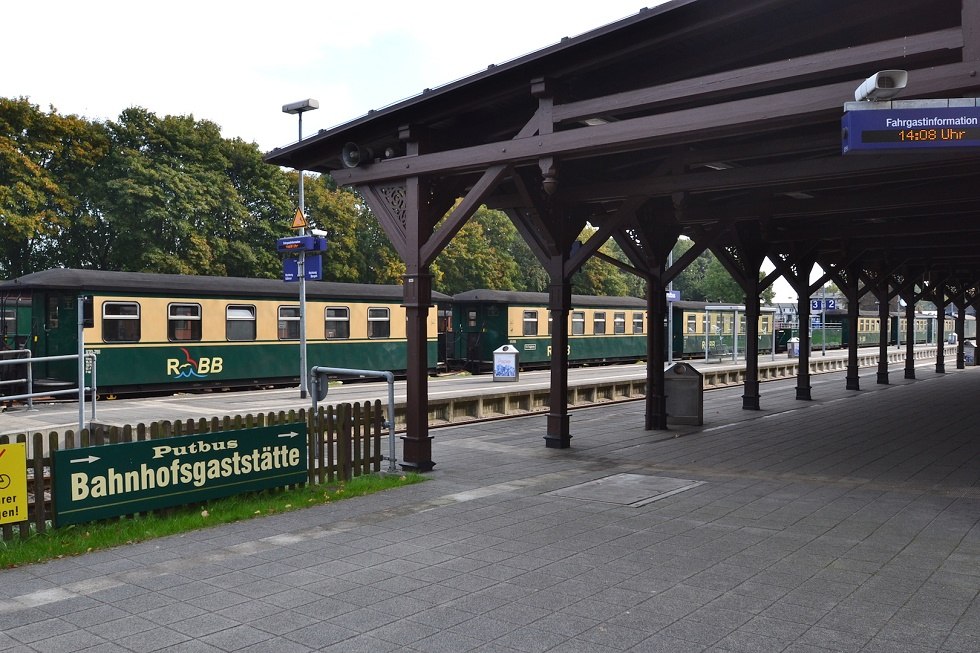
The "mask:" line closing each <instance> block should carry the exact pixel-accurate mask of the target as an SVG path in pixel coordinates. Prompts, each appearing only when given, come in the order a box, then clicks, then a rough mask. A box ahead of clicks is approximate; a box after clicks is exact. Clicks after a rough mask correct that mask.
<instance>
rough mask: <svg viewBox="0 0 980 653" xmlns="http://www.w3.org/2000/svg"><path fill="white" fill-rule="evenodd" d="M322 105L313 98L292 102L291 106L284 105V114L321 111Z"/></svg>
mask: <svg viewBox="0 0 980 653" xmlns="http://www.w3.org/2000/svg"><path fill="white" fill-rule="evenodd" d="M319 108H320V103H319V102H318V101H316V100H314V99H313V98H307V99H305V100H299V101H297V102H290V103H289V104H284V105H282V112H283V113H303V112H304V111H313V110H314V109H319Z"/></svg>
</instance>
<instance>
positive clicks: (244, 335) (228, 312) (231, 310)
mask: <svg viewBox="0 0 980 653" xmlns="http://www.w3.org/2000/svg"><path fill="white" fill-rule="evenodd" d="M225 338H226V339H228V340H255V307H254V306H247V305H246V306H240V305H234V304H229V305H228V306H226V307H225Z"/></svg>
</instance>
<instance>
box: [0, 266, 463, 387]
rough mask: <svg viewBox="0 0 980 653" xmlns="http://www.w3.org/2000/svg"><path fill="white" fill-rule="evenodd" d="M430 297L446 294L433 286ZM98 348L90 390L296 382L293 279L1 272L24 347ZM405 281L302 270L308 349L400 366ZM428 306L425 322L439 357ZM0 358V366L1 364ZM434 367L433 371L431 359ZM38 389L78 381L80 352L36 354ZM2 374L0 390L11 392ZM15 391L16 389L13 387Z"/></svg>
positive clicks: (370, 364)
mask: <svg viewBox="0 0 980 653" xmlns="http://www.w3.org/2000/svg"><path fill="white" fill-rule="evenodd" d="M433 295H434V299H435V301H437V302H442V303H447V304H448V302H449V301H450V297H449V296H448V295H443V294H441V293H433ZM80 296H82V297H84V298H85V299H84V303H83V305H82V311H83V323H84V328H83V330H82V333H83V336H82V337H83V338H84V345H85V350H86V351H87V352H93V353H95V354H96V370H97V372H96V382H97V386H98V391H99V392H100V393H105V394H109V395H112V394H135V393H148V392H153V391H161V390H165V391H179V390H185V389H186V390H191V389H203V388H216V387H221V388H236V387H265V386H276V385H289V384H295V383H296V382H298V380H299V372H300V370H299V368H300V363H299V360H300V313H301V310H300V308H301V307H300V300H299V288H298V284H295V283H286V282H283V281H280V280H276V279H248V278H231V277H205V276H193V275H172V274H149V273H134V272H105V271H97V270H75V269H51V270H45V271H42V272H36V273H32V274H27V275H24V276H22V277H19V278H17V279H13V280H9V281H5V282H2V283H0V305H3V306H4V307H6V308H4V313H3V315H4V321H3V323H2V329H3V333H2V337H3V343H4V346H5V347H7V348H17V349H25V348H26V349H30V350H31V356H32V357H33V358H39V357H48V356H59V355H67V354H77V353H78V322H79V319H78V305H79V304H78V298H79V297H80ZM402 301H403V292H402V287H401V286H398V285H373V284H350V283H332V282H309V283H307V284H306V302H305V314H306V317H307V319H306V325H307V334H306V336H307V338H306V339H307V360H308V361H312V362H313V363H311V365H312V364H317V365H324V366H329V367H340V368H356V369H379V370H393V371H399V370H405V369H406V367H407V362H408V361H407V356H408V347H407V341H406V320H405V309H404V308H403V307H402V306H401V302H402ZM436 321H437V317H436V314H435V312H432V314H431V316H430V318H429V324H428V325H427V329H428V332H429V333H430V334H431V336H430V337H429V338H428V342H427V344H426V347H427V355H428V360H430V361H437V359H438V336H437V324H436ZM12 367H13V366H5V367H4V368H0V369H8V370H9V369H10V368H12ZM432 371H433V372H434V371H436V369H435V365H433V366H432ZM33 376H34V386H35V390H38V389H40V390H42V391H43V389H44V388H48V389H62V388H64V387H76V386H77V383H78V380H77V379H78V367H77V362H76V361H72V360H67V361H50V362H38V363H35V364H34V367H33ZM13 387H14V386H8V385H0V396H2V395H3V394H7V395H13V394H16V393H15V392H13V391H5V390H4V388H8V389H9V388H13ZM20 391H21V392H22V391H23V389H22V388H21V390H20Z"/></svg>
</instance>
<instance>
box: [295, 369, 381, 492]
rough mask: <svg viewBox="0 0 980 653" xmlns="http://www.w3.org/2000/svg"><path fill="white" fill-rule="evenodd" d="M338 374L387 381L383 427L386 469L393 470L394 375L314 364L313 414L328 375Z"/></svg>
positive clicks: (311, 393)
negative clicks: (385, 429)
mask: <svg viewBox="0 0 980 653" xmlns="http://www.w3.org/2000/svg"><path fill="white" fill-rule="evenodd" d="M330 374H338V375H343V376H356V377H368V378H382V379H385V380H386V381H387V382H388V419H387V420H386V421H385V424H384V426H385V428H387V429H388V456H387V458H386V460H387V461H388V471H389V472H391V473H394V472H395V464H396V462H397V459H396V457H395V375H394V374H393V373H392V372H387V371H384V370H356V369H350V368H346V367H320V366H314V367H313V368H311V369H310V379H311V380H312V382H313V383H312V385H313V387H312V388H311V392H310V395H311V397H312V403H313V415H318V413H317V409H316V407H317V402H318V401H323V400H324V399H326V398H327V390H328V388H329V387H330V386H329V383H330V380H329V378H328V377H329V375H330Z"/></svg>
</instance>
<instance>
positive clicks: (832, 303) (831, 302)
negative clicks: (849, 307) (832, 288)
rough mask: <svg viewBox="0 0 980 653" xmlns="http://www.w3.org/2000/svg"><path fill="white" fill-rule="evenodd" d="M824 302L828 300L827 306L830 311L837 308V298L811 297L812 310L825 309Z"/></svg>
mask: <svg viewBox="0 0 980 653" xmlns="http://www.w3.org/2000/svg"><path fill="white" fill-rule="evenodd" d="M824 302H826V308H827V310H828V311H836V310H837V300H836V299H827V300H823V299H811V300H810V310H811V311H822V310H824Z"/></svg>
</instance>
